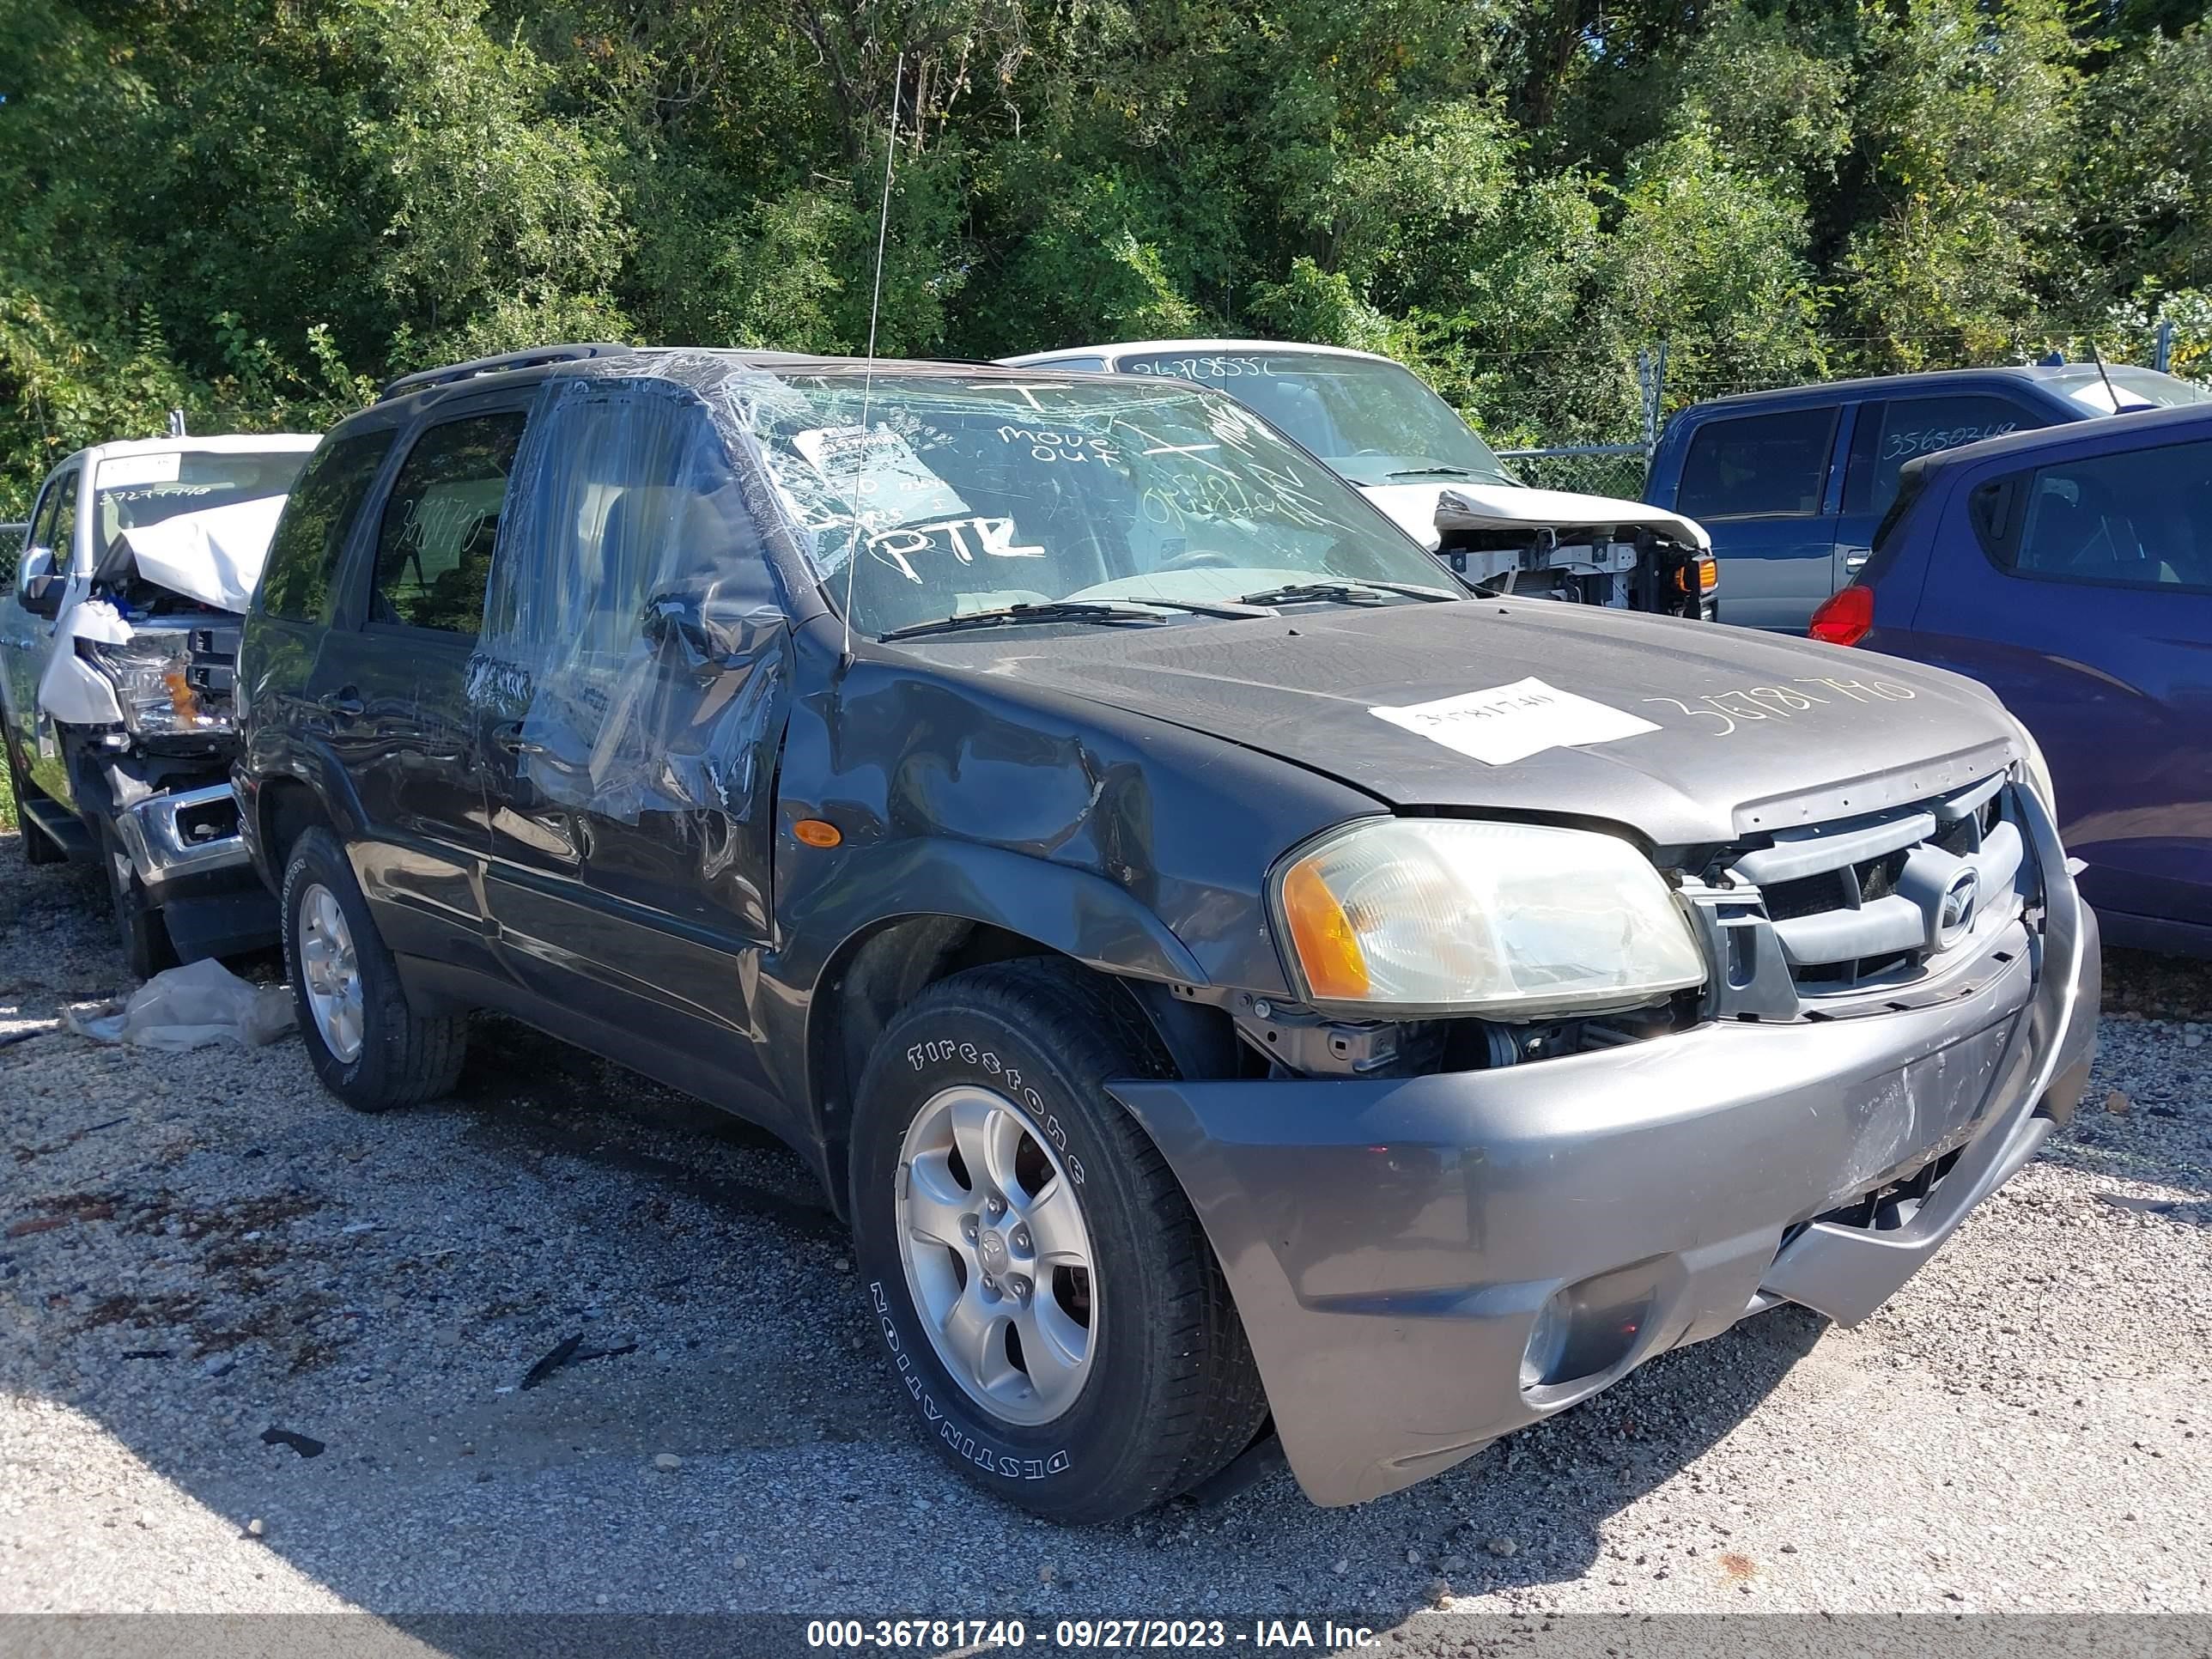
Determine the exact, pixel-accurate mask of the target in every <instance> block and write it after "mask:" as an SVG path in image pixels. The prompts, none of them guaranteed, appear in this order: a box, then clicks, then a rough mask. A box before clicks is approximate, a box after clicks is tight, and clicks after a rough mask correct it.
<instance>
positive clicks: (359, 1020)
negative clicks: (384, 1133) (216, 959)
mask: <svg viewBox="0 0 2212 1659" xmlns="http://www.w3.org/2000/svg"><path fill="white" fill-rule="evenodd" d="M283 922H284V966H285V969H286V970H287V972H288V974H289V976H290V978H291V981H292V1000H293V1007H294V1010H295V1012H296V1014H297V1015H298V1017H299V1022H300V1035H301V1039H302V1040H303V1041H304V1042H306V1043H307V1059H308V1060H309V1061H310V1063H312V1064H313V1066H314V1068H315V1075H316V1076H317V1077H319V1078H320V1079H322V1084H323V1086H324V1087H325V1089H328V1090H329V1091H331V1093H332V1094H334V1095H336V1096H337V1097H338V1098H339V1099H340V1100H343V1102H345V1103H346V1104H347V1105H349V1106H351V1107H353V1108H355V1109H356V1110H359V1111H364V1112H381V1111H387V1110H389V1109H392V1107H395V1106H411V1105H413V1104H414V1103H416V1102H417V1101H423V1100H434V1099H435V1098H436V1097H438V1096H440V1095H442V1094H445V1093H446V1092H447V1091H449V1090H451V1089H452V1088H453V1084H454V1082H455V1081H456V1080H457V1079H459V1076H460V1074H461V1061H462V1060H463V1058H464V1057H465V1053H466V1049H467V1046H468V1021H467V1018H466V1017H465V1016H463V1015H458V1014H455V1015H423V1014H419V1013H417V1012H415V1010H414V1009H413V1008H412V1007H411V1006H410V1005H409V1003H408V1001H407V993H406V990H405V988H404V987H403V986H402V985H401V984H400V981H399V969H398V967H397V966H396V965H395V964H394V963H393V962H392V952H391V951H388V950H386V948H385V945H384V941H383V939H380V937H378V935H377V932H376V924H375V922H374V921H372V920H371V918H370V916H369V914H368V901H367V900H366V899H365V898H363V897H362V891H361V887H360V884H358V883H357V882H356V881H355V879H354V875H353V866H351V865H350V864H349V863H348V862H347V860H346V855H345V849H344V848H343V847H342V846H341V845H339V843H338V840H337V836H333V835H332V834H331V832H330V831H329V830H328V829H319V828H318V829H309V830H307V832H306V833H305V834H303V835H302V836H301V837H300V839H299V840H298V841H296V842H294V843H293V845H292V853H291V857H290V859H289V860H288V861H287V863H286V865H285V866H284V892H283Z"/></svg>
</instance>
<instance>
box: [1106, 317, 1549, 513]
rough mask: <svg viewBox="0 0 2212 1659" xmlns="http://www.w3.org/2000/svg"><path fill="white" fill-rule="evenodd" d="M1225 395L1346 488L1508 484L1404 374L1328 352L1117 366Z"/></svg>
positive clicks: (1220, 355) (1424, 389)
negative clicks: (1323, 464) (1309, 454)
mask: <svg viewBox="0 0 2212 1659" xmlns="http://www.w3.org/2000/svg"><path fill="white" fill-rule="evenodd" d="M1117 366H1118V367H1119V368H1120V369H1121V373H1123V374H1152V375H1168V376H1171V377H1173V378H1174V379H1176V380H1188V381H1191V382H1192V383H1193V384H1194V385H1197V386H1208V387H1211V388H1212V390H1214V391H1216V392H1227V393H1228V394H1229V395H1230V396H1231V397H1232V398H1236V399H1237V401H1238V402H1239V403H1242V404H1245V405H1246V406H1247V407H1249V408H1251V409H1254V410H1258V411H1259V412H1260V414H1261V415H1262V416H1265V417H1266V418H1267V420H1268V421H1270V422H1273V424H1274V425H1275V426H1276V427H1277V428H1280V429H1281V430H1282V431H1285V432H1287V433H1288V434H1290V435H1291V437H1293V438H1295V439H1297V441H1299V442H1300V443H1302V444H1304V446H1305V447H1307V448H1308V449H1310V450H1311V451H1313V453H1315V454H1316V455H1318V456H1320V457H1321V458H1322V459H1323V460H1324V461H1327V462H1328V464H1329V465H1331V466H1333V467H1334V468H1335V469H1336V470H1337V471H1339V472H1341V473H1342V474H1343V475H1344V476H1345V477H1347V478H1349V479H1351V480H1352V482H1353V483H1360V484H1382V483H1410V482H1414V481H1419V480H1425V479H1428V478H1435V479H1437V480H1438V481H1439V482H1443V481H1446V480H1449V479H1452V478H1473V479H1476V480H1478V481H1480V482H1481V483H1500V484H1510V483H1515V482H1516V480H1515V479H1514V477H1513V476H1512V474H1510V472H1508V471H1506V470H1505V465H1504V463H1503V462H1502V461H1500V460H1499V459H1498V457H1497V455H1496V454H1494V453H1492V450H1491V447H1490V446H1489V445H1488V444H1486V443H1485V442H1483V441H1482V440H1481V439H1480V437H1479V436H1477V435H1476V434H1475V432H1474V428H1471V427H1469V426H1468V423H1467V422H1465V421H1462V419H1460V417H1459V416H1457V415H1455V413H1453V412H1452V407H1451V405H1450V404H1447V403H1446V402H1445V401H1444V400H1443V398H1439V397H1438V396H1437V394H1436V393H1435V392H1431V391H1430V390H1429V388H1428V386H1427V385H1426V383H1425V382H1424V381H1423V380H1421V378H1420V377H1419V375H1417V374H1414V373H1413V371H1412V370H1411V369H1409V368H1404V367H1403V366H1401V365H1400V364H1397V363H1392V362H1381V361H1379V360H1377V359H1376V358H1373V357H1349V356H1338V355H1337V354H1335V353H1334V352H1324V351H1283V350H1269V349H1265V348H1260V349H1253V350H1249V351H1233V350H1232V351H1208V352H1187V351H1163V352H1152V353H1148V354H1146V355H1144V356H1126V357H1122V358H1120V359H1118V360H1117Z"/></svg>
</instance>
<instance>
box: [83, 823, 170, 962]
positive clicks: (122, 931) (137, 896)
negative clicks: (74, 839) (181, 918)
mask: <svg viewBox="0 0 2212 1659" xmlns="http://www.w3.org/2000/svg"><path fill="white" fill-rule="evenodd" d="M100 861H101V862H102V863H103V864H105V865H106V866H107V896H108V898H109V901H110V902H112V904H113V906H114V908H115V935H116V938H117V939H118V941H120V943H121V944H122V946H123V955H124V959H125V961H127V962H128V963H130V964H131V973H132V974H133V975H136V976H137V977H138V978H140V979H151V978H153V977H154V975H156V974H158V973H160V972H161V970H162V969H164V968H173V967H175V966H176V965H177V948H176V946H175V945H173V944H172V943H171V942H170V939H169V924H168V923H167V922H166V921H162V919H161V908H160V907H159V906H158V905H156V904H155V903H154V902H152V901H151V900H150V899H149V898H148V896H147V895H146V884H144V883H143V882H142V881H140V880H139V879H138V872H137V870H136V869H135V868H134V867H133V866H132V865H131V854H129V853H128V852H126V851H125V850H124V846H123V840H122V837H121V836H118V835H117V834H116V833H115V828H114V826H113V825H112V824H111V823H107V822H106V821H105V820H102V822H101V823H100Z"/></svg>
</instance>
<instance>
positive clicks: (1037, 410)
mask: <svg viewBox="0 0 2212 1659" xmlns="http://www.w3.org/2000/svg"><path fill="white" fill-rule="evenodd" d="M771 386H772V389H771V390H769V391H767V392H763V391H761V390H759V389H757V388H753V387H748V388H747V396H746V398H745V400H744V416H745V418H746V419H747V421H748V422H749V423H750V429H751V433H752V435H753V436H754V437H755V438H756V439H757V441H759V443H760V445H761V447H762V452H763V458H764V459H765V460H766V463H767V468H768V474H769V479H770V481H771V482H772V483H773V484H774V485H775V489H776V492H777V494H778V495H779V496H780V497H781V506H782V507H783V508H784V510H785V512H786V513H787V515H788V517H789V518H790V520H791V521H792V525H793V529H794V531H795V532H796V534H797V537H798V539H799V544H800V548H801V550H802V551H803V552H804V553H805V556H806V558H807V559H808V560H809V562H811V566H812V568H813V571H814V574H815V575H816V577H817V580H819V581H820V583H821V585H822V588H823V592H824V593H825V595H826V596H827V597H828V599H829V602H830V604H831V605H834V606H836V607H838V608H839V609H841V610H842V609H844V608H845V605H846V602H847V592H848V583H849V587H850V611H849V615H850V617H851V620H852V625H853V627H854V630H855V631H857V632H866V633H867V634H870V635H878V636H881V635H887V634H890V633H891V632H893V631H894V630H896V629H902V628H911V627H913V626H915V624H917V623H934V622H937V621H939V620H940V619H943V618H950V617H959V616H962V615H963V614H966V613H970V612H981V611H1007V612H1011V613H1012V614H1014V615H1015V616H1016V617H1017V618H1018V619H1026V618H1027V617H1030V615H1033V614H1034V613H1030V612H1024V611H1018V610H1017V609H1016V608H1017V607H1023V606H1040V605H1059V604H1060V603H1062V602H1064V601H1071V600H1072V601H1077V602H1079V603H1080V602H1093V603H1098V604H1105V603H1108V602H1115V603H1119V604H1121V605H1143V604H1145V603H1146V602H1147V601H1151V602H1153V603H1156V604H1158V605H1162V606H1164V607H1177V608H1176V609H1173V610H1171V611H1167V610H1164V611H1163V612H1162V615H1163V616H1164V618H1165V620H1166V621H1167V622H1168V623H1170V625H1176V626H1188V625H1193V624H1195V623H1206V622H1209V621H1216V620H1218V616H1217V617H1209V616H1208V614H1207V613H1208V610H1209V609H1210V608H1213V607H1219V606H1222V605H1231V606H1234V605H1236V603H1237V600H1238V599H1239V597H1240V596H1241V595H1243V594H1246V593H1251V592H1261V591H1265V590H1267V589H1272V588H1277V587H1282V586H1292V585H1297V586H1304V585H1308V584H1311V583H1314V582H1317V581H1318V582H1322V583H1347V582H1348V583H1361V582H1366V583H1374V584H1384V585H1387V584H1390V583H1398V584H1401V585H1403V586H1407V587H1413V588H1420V589H1424V590H1437V591H1441V592H1446V593H1449V592H1453V591H1455V584H1454V582H1453V579H1452V577H1451V574H1450V573H1449V571H1448V570H1446V569H1445V568H1444V567H1443V565H1442V564H1440V563H1439V562H1437V559H1436V558H1435V557H1434V556H1432V555H1431V554H1430V553H1428V552H1427V551H1426V550H1424V549H1423V548H1422V547H1420V546H1419V544H1417V543H1415V542H1413V540H1412V539H1410V538H1408V537H1407V535H1406V534H1405V532H1403V531H1401V530H1400V529H1399V528H1398V527H1397V526H1395V525H1394V524H1392V523H1391V522H1390V521H1389V520H1388V519H1386V518H1384V517H1383V514H1382V513H1379V512H1377V511H1376V508H1375V507H1373V505H1372V504H1370V502H1369V501H1367V500H1366V498H1365V497H1364V496H1363V495H1360V494H1359V492H1358V490H1356V489H1353V488H1352V486H1351V485H1349V484H1347V483H1346V482H1345V481H1344V480H1343V479H1342V478H1340V477H1337V476H1336V475H1335V474H1334V473H1333V472H1331V471H1329V470H1328V468H1326V467H1323V466H1317V465H1315V464H1314V461H1313V459H1311V458H1310V457H1309V456H1307V455H1304V454H1302V453H1299V451H1298V450H1297V449H1296V448H1294V447H1292V446H1291V445H1289V444H1286V443H1285V442H1284V441H1282V439H1281V438H1279V437H1278V436H1277V435H1275V434H1274V433H1273V432H1272V431H1271V430H1269V429H1268V428H1267V426H1266V425H1264V424H1263V423H1262V422H1260V421H1258V420H1255V418H1254V417H1253V416H1252V415H1251V413H1250V412H1249V410H1246V409H1244V408H1243V406H1242V405H1240V404H1237V403H1234V402H1232V401H1231V400H1230V399H1229V398H1220V397H1215V396H1213V395H1212V394H1210V393H1207V392H1200V391H1198V390H1196V389H1194V388H1193V387H1191V386H1185V385H1181V384H1163V383H1160V382H1158V381H1153V380H1109V379H1103V378H1098V379H1094V378H1090V377H1081V376H1079V377H1071V378H1060V377H1055V376H1054V374H1052V373H1051V372H1049V371H1038V372H1036V373H1033V374H1024V375H1020V376H1011V375H1009V376H1000V377H998V378H995V379H983V378H981V377H979V378H976V379H973V380H969V379H965V378H960V377H955V376H950V375H942V374H927V375H923V374H910V373H909V374H899V373H896V372H894V373H888V374H878V375H876V376H875V378H874V380H873V383H872V386H871V385H869V384H868V383H867V381H866V378H865V377H864V376H863V375H861V374H859V373H856V372H852V371H844V370H840V371H837V372H834V373H829V374H793V373H777V374H775V376H774V377H773V380H772V382H771ZM864 404H865V405H866V438H865V439H864V438H863V436H862V431H861V422H862V412H863V405H864ZM1386 591H1388V590H1387V588H1386ZM1390 602H1391V603H1398V604H1404V603H1418V602H1419V601H1418V600H1413V599H1399V598H1396V597H1395V595H1394V597H1393V598H1392V599H1391V600H1390ZM1182 607H1188V608H1182ZM1231 614H1232V615H1234V614H1236V613H1235V612H1234V611H1231ZM1037 620H1039V621H1041V622H1042V621H1046V620H1048V618H1046V617H1038V618H1037Z"/></svg>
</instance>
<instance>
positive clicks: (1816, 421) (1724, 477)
mask: <svg viewBox="0 0 2212 1659" xmlns="http://www.w3.org/2000/svg"><path fill="white" fill-rule="evenodd" d="M1837 412H1838V410H1837V406H1836V405H1834V404H1829V405H1827V406H1826V407H1824V408H1819V409H1791V410H1781V411H1778V412H1777V413H1775V414H1772V415H1747V416H1741V417H1739V418H1738V419H1735V420H1732V421H1708V422H1706V423H1705V425H1703V426H1701V427H1699V428H1698V430H1697V432H1696V434H1695V435H1693V436H1692V438H1691V440H1690V453H1689V454H1688V455H1687V456H1686V458H1685V459H1684V460H1683V462H1682V482H1681V484H1680V487H1679V488H1678V489H1677V490H1676V491H1675V495H1674V507H1675V510H1676V511H1677V512H1680V513H1688V514H1689V515H1690V516H1691V517H1692V518H1693V519H1744V518H1774V517H1790V516H1799V517H1803V516H1809V515H1811V514H1814V513H1818V512H1819V511H1820V502H1821V498H1822V497H1823V496H1824V495H1826V493H1827V487H1828V457H1829V454H1830V453H1831V451H1832V447H1833V445H1834V443H1835V437H1836V415H1837Z"/></svg>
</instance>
